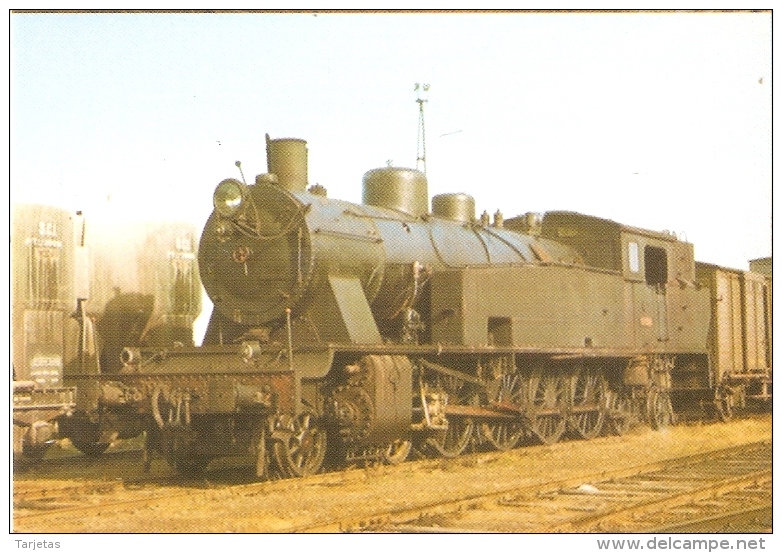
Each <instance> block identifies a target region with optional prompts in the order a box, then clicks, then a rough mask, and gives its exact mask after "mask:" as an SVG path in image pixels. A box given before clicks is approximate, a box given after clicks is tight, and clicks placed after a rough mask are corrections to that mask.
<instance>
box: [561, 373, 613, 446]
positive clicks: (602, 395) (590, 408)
mask: <svg viewBox="0 0 782 553" xmlns="http://www.w3.org/2000/svg"><path fill="white" fill-rule="evenodd" d="M572 391H573V394H572V407H573V412H572V413H571V414H570V416H569V417H568V424H569V426H570V428H571V429H573V431H574V432H575V433H576V434H577V435H578V436H580V437H581V438H584V439H585V440H591V439H592V438H594V437H596V436H597V435H599V434H600V431H601V430H602V429H603V420H604V418H605V400H606V382H605V379H604V378H603V375H602V374H600V373H599V372H598V371H594V370H584V371H579V372H578V374H577V375H576V376H575V377H574V378H573V388H572Z"/></svg>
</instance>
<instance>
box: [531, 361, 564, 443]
mask: <svg viewBox="0 0 782 553" xmlns="http://www.w3.org/2000/svg"><path fill="white" fill-rule="evenodd" d="M530 390H531V404H532V409H531V411H530V412H529V414H528V417H529V424H530V430H531V431H532V433H533V434H534V435H535V436H536V437H537V438H538V439H539V440H540V441H541V443H543V444H546V445H551V444H554V443H556V442H558V441H559V439H560V438H561V437H562V434H564V432H565V429H566V428H567V419H566V418H565V417H564V415H563V414H562V413H563V410H564V408H565V407H566V405H567V401H568V398H567V390H568V385H567V381H566V379H565V378H564V377H562V376H557V375H550V374H549V375H545V376H541V375H540V374H539V375H537V376H535V377H533V378H532V381H531V386H530Z"/></svg>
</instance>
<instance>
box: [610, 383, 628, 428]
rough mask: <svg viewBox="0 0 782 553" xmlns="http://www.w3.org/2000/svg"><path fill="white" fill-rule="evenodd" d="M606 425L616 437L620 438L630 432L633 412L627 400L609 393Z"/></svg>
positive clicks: (616, 394)
mask: <svg viewBox="0 0 782 553" xmlns="http://www.w3.org/2000/svg"><path fill="white" fill-rule="evenodd" d="M608 423H609V426H610V427H611V431H612V432H613V433H614V434H616V435H617V436H622V435H624V434H626V433H627V432H628V430H630V427H631V426H632V425H633V411H632V408H631V406H630V400H629V399H628V398H626V397H622V396H621V395H619V394H618V393H614V392H612V393H611V407H610V409H609V417H608Z"/></svg>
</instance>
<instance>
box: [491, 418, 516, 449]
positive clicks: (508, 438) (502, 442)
mask: <svg viewBox="0 0 782 553" xmlns="http://www.w3.org/2000/svg"><path fill="white" fill-rule="evenodd" d="M481 434H483V437H484V438H485V439H486V441H487V442H489V443H490V444H491V446H492V447H493V448H494V449H496V450H497V451H507V450H509V449H513V448H514V447H516V445H517V444H518V443H519V440H520V439H521V437H522V436H523V435H524V427H523V426H522V425H521V424H520V423H518V422H506V421H502V422H495V421H492V422H486V423H483V424H482V425H481Z"/></svg>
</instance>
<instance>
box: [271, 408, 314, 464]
mask: <svg viewBox="0 0 782 553" xmlns="http://www.w3.org/2000/svg"><path fill="white" fill-rule="evenodd" d="M284 430H285V431H287V432H286V434H287V436H286V437H285V438H283V439H282V440H277V441H275V442H274V448H273V449H274V459H275V461H277V465H278V466H279V467H280V470H281V471H282V473H283V474H284V475H285V476H289V477H300V476H309V475H311V474H315V473H317V472H318V471H319V470H320V469H321V467H323V461H324V459H325V458H326V429H325V428H323V427H322V426H321V425H320V424H319V422H318V420H317V418H316V417H315V415H313V414H312V413H309V412H304V413H300V414H299V415H296V416H295V417H293V418H292V419H291V420H290V422H289V423H288V425H287V428H284Z"/></svg>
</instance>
